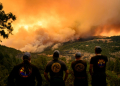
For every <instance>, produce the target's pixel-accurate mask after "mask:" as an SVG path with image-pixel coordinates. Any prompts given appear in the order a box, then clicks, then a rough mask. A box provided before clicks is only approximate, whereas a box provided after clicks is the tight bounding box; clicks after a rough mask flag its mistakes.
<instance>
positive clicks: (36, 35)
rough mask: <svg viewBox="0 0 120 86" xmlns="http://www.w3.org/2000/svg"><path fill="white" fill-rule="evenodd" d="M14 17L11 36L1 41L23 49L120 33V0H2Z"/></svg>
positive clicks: (34, 50)
mask: <svg viewBox="0 0 120 86" xmlns="http://www.w3.org/2000/svg"><path fill="white" fill-rule="evenodd" d="M0 2H1V3H2V4H3V6H4V10H5V12H6V13H8V12H12V13H13V14H14V15H16V16H17V20H16V21H14V22H13V27H14V31H13V34H14V35H10V36H9V39H4V40H3V42H2V43H1V44H2V45H6V46H9V47H13V48H16V49H20V50H22V51H30V52H41V51H43V50H44V49H45V48H46V47H48V46H50V45H53V44H55V46H58V45H60V44H59V43H63V42H67V41H70V40H74V39H78V38H81V37H89V36H94V35H96V36H97V35H102V36H113V35H120V0H1V1H0Z"/></svg>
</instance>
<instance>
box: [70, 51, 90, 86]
mask: <svg viewBox="0 0 120 86" xmlns="http://www.w3.org/2000/svg"><path fill="white" fill-rule="evenodd" d="M81 57H82V56H81V53H80V52H77V53H76V54H75V59H76V61H73V62H72V64H71V67H72V69H73V71H74V76H75V79H74V86H88V80H87V74H86V68H87V63H86V61H84V60H81Z"/></svg>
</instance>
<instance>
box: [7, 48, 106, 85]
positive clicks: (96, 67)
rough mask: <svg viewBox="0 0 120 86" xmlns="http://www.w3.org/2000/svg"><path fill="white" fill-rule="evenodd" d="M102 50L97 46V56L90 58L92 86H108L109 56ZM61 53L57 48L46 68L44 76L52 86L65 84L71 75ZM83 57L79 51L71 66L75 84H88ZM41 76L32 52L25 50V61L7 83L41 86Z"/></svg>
mask: <svg viewBox="0 0 120 86" xmlns="http://www.w3.org/2000/svg"><path fill="white" fill-rule="evenodd" d="M101 52H102V49H101V47H100V46H96V47H95V56H93V57H91V59H90V67H89V72H90V75H91V78H92V81H91V84H92V86H107V84H106V73H105V70H106V62H107V61H108V59H107V56H104V55H101ZM59 55H60V53H59V51H58V50H55V51H54V53H53V60H52V61H50V62H48V64H47V65H46V68H45V70H44V77H45V79H46V80H47V81H48V82H49V84H50V86H65V81H66V79H67V77H68V75H69V71H68V69H67V66H66V64H65V62H63V61H61V60H59V59H58V58H59ZM81 58H82V55H81V53H80V52H77V53H76V54H75V61H73V62H72V63H71V68H72V70H73V73H74V77H73V78H74V86H88V76H87V73H86V68H87V62H86V61H85V60H82V59H81ZM64 72H65V75H64ZM48 73H49V75H48ZM41 76H42V75H41V74H40V72H39V69H38V68H37V67H36V66H34V65H33V64H31V54H30V53H28V52H25V53H24V55H23V62H22V63H21V64H18V65H16V66H15V67H14V68H13V70H12V71H11V73H10V75H9V77H8V84H7V85H8V86H36V85H37V86H41V85H42V81H43V79H42V77H41ZM63 76H64V77H63ZM36 81H37V83H36Z"/></svg>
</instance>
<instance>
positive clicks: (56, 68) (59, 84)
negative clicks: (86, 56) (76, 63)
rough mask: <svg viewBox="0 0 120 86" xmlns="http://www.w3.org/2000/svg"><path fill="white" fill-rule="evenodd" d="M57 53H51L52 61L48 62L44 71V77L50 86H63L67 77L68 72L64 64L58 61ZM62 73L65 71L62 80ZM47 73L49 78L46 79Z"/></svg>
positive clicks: (56, 51)
mask: <svg viewBox="0 0 120 86" xmlns="http://www.w3.org/2000/svg"><path fill="white" fill-rule="evenodd" d="M58 58H59V51H58V50H55V51H54V53H53V60H52V61H50V62H49V63H48V64H47V66H46V69H45V72H44V76H45V78H46V80H47V81H48V82H50V86H65V81H66V79H67V77H68V70H67V67H66V64H65V63H64V62H63V61H60V60H58ZM63 71H65V77H64V80H63ZM48 72H49V73H50V78H49V77H48Z"/></svg>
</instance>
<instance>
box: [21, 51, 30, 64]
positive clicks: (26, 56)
mask: <svg viewBox="0 0 120 86" xmlns="http://www.w3.org/2000/svg"><path fill="white" fill-rule="evenodd" d="M25 60H27V61H29V62H31V54H30V53H29V52H25V53H24V54H23V61H25Z"/></svg>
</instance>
